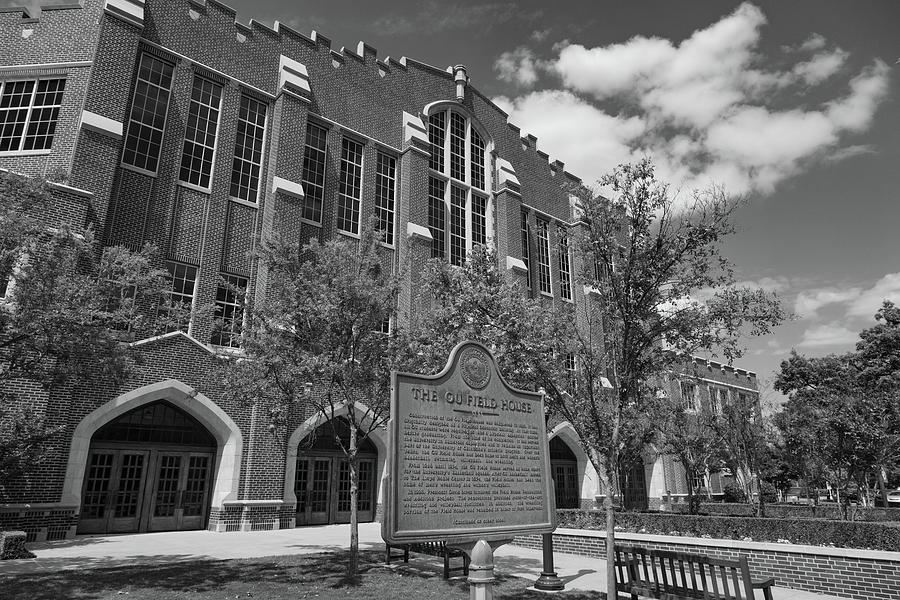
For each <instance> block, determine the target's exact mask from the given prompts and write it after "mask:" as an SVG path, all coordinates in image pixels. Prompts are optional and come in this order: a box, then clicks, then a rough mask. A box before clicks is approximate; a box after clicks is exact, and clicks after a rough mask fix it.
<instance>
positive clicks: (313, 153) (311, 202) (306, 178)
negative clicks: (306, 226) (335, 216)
mask: <svg viewBox="0 0 900 600" xmlns="http://www.w3.org/2000/svg"><path fill="white" fill-rule="evenodd" d="M327 136H328V130H326V129H325V128H324V127H319V126H318V125H315V124H313V123H310V124H308V125H307V126H306V149H305V150H304V153H303V191H304V193H305V194H306V198H305V200H304V204H303V218H304V219H306V220H307V221H312V222H313V223H316V224H321V223H322V199H323V198H324V197H325V142H326V140H327Z"/></svg>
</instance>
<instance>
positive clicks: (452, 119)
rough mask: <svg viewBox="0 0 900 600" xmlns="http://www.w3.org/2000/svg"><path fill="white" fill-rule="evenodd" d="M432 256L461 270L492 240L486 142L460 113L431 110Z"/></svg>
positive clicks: (429, 187) (437, 108)
mask: <svg viewBox="0 0 900 600" xmlns="http://www.w3.org/2000/svg"><path fill="white" fill-rule="evenodd" d="M428 140H429V142H431V159H430V160H429V165H428V166H429V167H430V168H429V176H428V228H429V229H430V230H431V236H432V242H431V256H432V257H433V258H449V260H450V263H451V264H454V265H462V264H464V263H465V261H466V253H467V252H469V251H471V250H472V247H473V246H475V245H477V244H487V243H489V240H490V238H491V237H492V235H491V233H490V231H491V225H492V219H491V207H490V204H491V203H490V194H489V189H490V188H489V185H490V181H489V179H490V176H489V175H490V169H489V168H488V164H487V160H488V153H487V142H486V140H485V138H484V136H483V135H482V134H481V133H479V131H478V129H476V128H475V127H474V126H473V125H472V119H470V118H469V117H468V116H466V115H465V114H464V113H462V112H460V111H458V110H455V109H454V108H448V107H440V106H439V107H436V108H435V109H433V110H432V111H431V112H430V114H429V117H428Z"/></svg>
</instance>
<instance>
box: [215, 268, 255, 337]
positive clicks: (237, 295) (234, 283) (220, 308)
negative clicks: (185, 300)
mask: <svg viewBox="0 0 900 600" xmlns="http://www.w3.org/2000/svg"><path fill="white" fill-rule="evenodd" d="M246 292H247V279H246V278H245V277H238V276H236V275H222V276H221V280H220V281H219V287H218V289H217V290H216V306H215V313H214V315H213V316H214V319H215V321H214V324H213V335H212V343H213V344H216V345H218V346H228V347H229V348H238V347H240V345H241V326H242V325H243V321H244V298H245V294H246Z"/></svg>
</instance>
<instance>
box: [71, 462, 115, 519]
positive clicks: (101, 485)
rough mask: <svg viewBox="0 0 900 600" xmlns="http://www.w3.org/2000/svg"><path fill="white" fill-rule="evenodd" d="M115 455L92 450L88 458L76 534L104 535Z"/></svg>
mask: <svg viewBox="0 0 900 600" xmlns="http://www.w3.org/2000/svg"><path fill="white" fill-rule="evenodd" d="M117 454H118V453H117V452H116V451H115V450H92V451H91V453H90V455H89V456H88V461H87V468H86V469H85V473H84V485H83V486H82V496H81V519H80V520H79V521H78V533H106V523H107V520H108V519H109V511H110V502H111V493H110V490H111V489H112V483H113V479H114V476H113V473H114V472H115V469H116V457H117Z"/></svg>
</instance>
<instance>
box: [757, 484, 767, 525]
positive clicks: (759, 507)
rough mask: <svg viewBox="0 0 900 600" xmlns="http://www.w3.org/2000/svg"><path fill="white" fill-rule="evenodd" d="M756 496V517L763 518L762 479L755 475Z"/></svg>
mask: <svg viewBox="0 0 900 600" xmlns="http://www.w3.org/2000/svg"><path fill="white" fill-rule="evenodd" d="M756 494H757V495H758V496H759V498H758V499H757V500H758V503H757V507H756V516H757V517H765V516H766V501H765V500H764V499H763V489H762V479H760V477H759V475H758V474H757V475H756Z"/></svg>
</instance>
